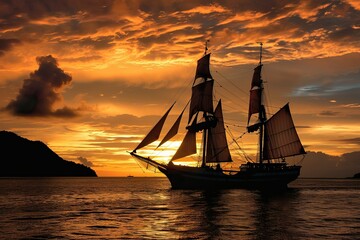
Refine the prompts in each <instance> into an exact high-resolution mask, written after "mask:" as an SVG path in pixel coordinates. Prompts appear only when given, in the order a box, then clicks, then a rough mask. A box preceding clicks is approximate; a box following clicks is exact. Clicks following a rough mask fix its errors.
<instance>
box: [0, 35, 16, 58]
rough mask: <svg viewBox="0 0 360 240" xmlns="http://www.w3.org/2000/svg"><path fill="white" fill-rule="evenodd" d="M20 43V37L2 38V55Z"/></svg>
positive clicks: (0, 54)
mask: <svg viewBox="0 0 360 240" xmlns="http://www.w3.org/2000/svg"><path fill="white" fill-rule="evenodd" d="M17 44H20V40H19V39H15V38H10V39H6V38H2V39H1V38H0V57H1V56H2V55H4V54H5V52H6V51H10V50H11V49H12V48H13V47H14V46H15V45H17Z"/></svg>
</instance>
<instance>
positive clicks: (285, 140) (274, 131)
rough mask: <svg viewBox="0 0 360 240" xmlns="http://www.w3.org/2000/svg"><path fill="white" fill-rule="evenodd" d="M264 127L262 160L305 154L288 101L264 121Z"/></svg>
mask: <svg viewBox="0 0 360 240" xmlns="http://www.w3.org/2000/svg"><path fill="white" fill-rule="evenodd" d="M264 128H265V130H264V132H265V136H264V151H263V159H264V160H269V159H277V158H285V157H289V156H295V155H301V154H305V150H304V147H303V145H302V144H301V142H300V139H299V136H298V134H297V132H296V129H295V126H294V122H293V120H292V117H291V113H290V108H289V104H288V103H287V104H286V105H285V106H284V107H282V108H281V109H280V110H279V111H278V112H277V113H275V115H274V116H272V117H271V118H270V119H269V120H267V121H266V122H265V126H264Z"/></svg>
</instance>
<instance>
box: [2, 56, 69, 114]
mask: <svg viewBox="0 0 360 240" xmlns="http://www.w3.org/2000/svg"><path fill="white" fill-rule="evenodd" d="M36 61H37V63H38V64H39V69H38V70H36V71H34V72H32V73H30V78H28V79H25V80H24V83H23V86H22V88H21V89H20V90H19V94H18V95H17V97H16V99H15V100H12V101H11V102H10V103H9V104H8V105H7V106H6V109H7V110H9V111H11V112H12V113H13V114H15V115H22V116H58V117H72V116H74V115H76V114H75V113H74V112H73V111H72V110H71V109H70V108H67V107H64V108H63V109H57V110H53V107H54V104H55V103H57V102H58V101H60V100H61V99H62V95H61V91H62V89H63V87H65V86H66V85H69V84H70V82H71V80H72V77H71V76H70V75H69V74H68V73H65V72H64V70H62V69H61V68H59V67H58V63H57V60H56V59H55V58H54V57H52V56H51V55H48V56H41V57H37V58H36Z"/></svg>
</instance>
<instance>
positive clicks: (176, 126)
mask: <svg viewBox="0 0 360 240" xmlns="http://www.w3.org/2000/svg"><path fill="white" fill-rule="evenodd" d="M184 110H185V109H184ZM184 110H183V111H182V112H181V114H180V115H179V117H178V118H177V119H176V121H175V122H174V124H173V125H172V127H171V128H170V130H169V131H168V133H167V134H166V135H165V137H164V138H163V140H162V141H161V142H160V143H159V145H158V146H157V147H160V146H161V145H162V144H164V143H165V142H167V141H169V140H170V139H171V138H172V137H174V136H175V135H176V134H177V133H178V130H179V126H180V122H181V118H182V115H183V113H184Z"/></svg>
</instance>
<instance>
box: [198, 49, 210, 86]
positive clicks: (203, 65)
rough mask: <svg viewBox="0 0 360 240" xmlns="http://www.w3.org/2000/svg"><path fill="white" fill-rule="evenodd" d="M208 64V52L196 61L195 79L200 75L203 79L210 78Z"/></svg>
mask: <svg viewBox="0 0 360 240" xmlns="http://www.w3.org/2000/svg"><path fill="white" fill-rule="evenodd" d="M209 66H210V53H209V54H206V55H205V56H203V57H202V58H200V59H199V60H198V61H197V67H196V74H195V79H197V78H200V77H201V78H204V79H205V80H206V79H207V78H211V79H212V76H211V73H210V67H209Z"/></svg>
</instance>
